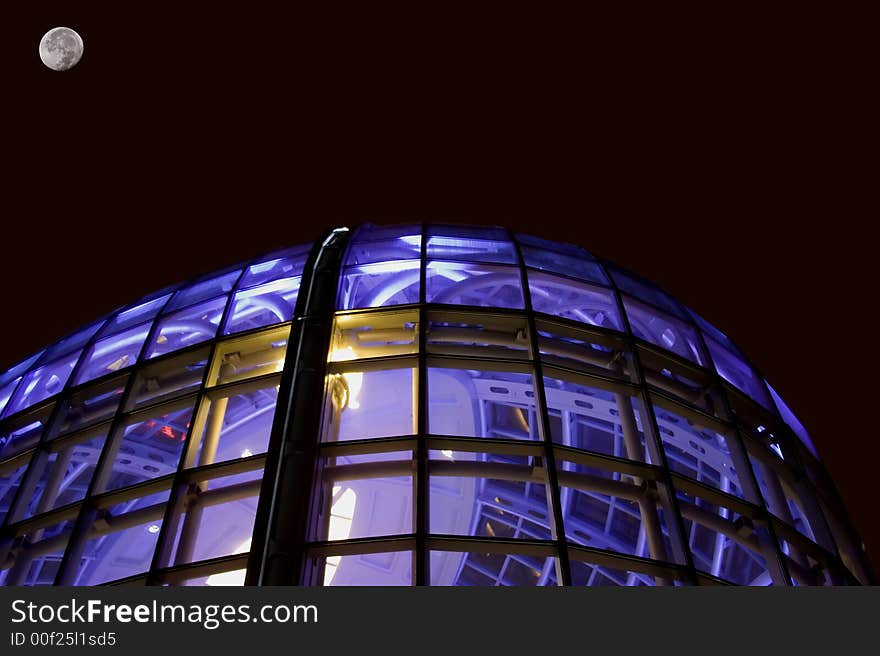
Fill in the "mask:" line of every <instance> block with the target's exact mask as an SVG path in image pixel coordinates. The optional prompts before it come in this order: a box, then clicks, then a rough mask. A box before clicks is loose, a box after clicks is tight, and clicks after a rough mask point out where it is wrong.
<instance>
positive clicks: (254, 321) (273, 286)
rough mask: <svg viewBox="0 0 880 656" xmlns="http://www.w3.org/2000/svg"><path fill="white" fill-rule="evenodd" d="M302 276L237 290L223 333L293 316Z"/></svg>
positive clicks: (252, 327)
mask: <svg viewBox="0 0 880 656" xmlns="http://www.w3.org/2000/svg"><path fill="white" fill-rule="evenodd" d="M300 282H301V278H299V277H296V278H281V279H279V280H273V281H271V282H267V283H265V284H262V285H260V286H258V287H253V288H251V289H243V290H240V291H238V292H236V293H235V296H234V297H233V299H232V309H231V311H230V313H229V318H228V319H227V320H226V328H225V329H224V330H223V334H224V335H229V334H231V333H237V332H241V331H243V330H252V329H254V328H261V327H262V326H270V325H272V324H275V323H284V322H285V321H290V320H291V319H292V318H293V311H294V309H295V308H296V298H297V295H298V294H299V286H300Z"/></svg>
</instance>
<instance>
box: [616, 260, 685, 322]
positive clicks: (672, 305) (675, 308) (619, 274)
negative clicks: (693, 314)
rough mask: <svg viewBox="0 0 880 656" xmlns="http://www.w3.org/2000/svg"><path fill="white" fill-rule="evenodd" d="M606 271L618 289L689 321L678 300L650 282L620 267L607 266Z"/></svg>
mask: <svg viewBox="0 0 880 656" xmlns="http://www.w3.org/2000/svg"><path fill="white" fill-rule="evenodd" d="M608 271H609V272H610V273H611V277H612V278H614V282H615V284H616V285H617V286H618V288H619V289H620V291H622V292H624V293H625V294H629V295H630V296H632V297H633V298H637V299H639V300H640V301H645V302H646V303H650V304H651V305H654V306H656V307H658V308H660V309H661V310H666V311H667V312H669V313H671V314H674V315H675V316H676V317H678V318H679V319H682V320H684V321H686V322H690V317H689V316H688V315H687V314H686V313H685V311H684V308H682V306H681V305H679V303H678V301H676V300H675V299H674V298H672V297H671V296H670V295H669V294H667V293H666V292H664V291H663V290H661V289H660V288H658V287H656V286H654V285H653V284H652V283H650V282H648V281H647V280H643V279H640V278H636V277H635V276H632V275H630V274H628V273H625V272H623V271H621V270H620V269H616V268H609V269H608Z"/></svg>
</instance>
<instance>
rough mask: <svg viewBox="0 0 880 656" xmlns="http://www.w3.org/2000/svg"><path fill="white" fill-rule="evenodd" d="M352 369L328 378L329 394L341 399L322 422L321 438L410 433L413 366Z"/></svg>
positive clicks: (415, 379)
mask: <svg viewBox="0 0 880 656" xmlns="http://www.w3.org/2000/svg"><path fill="white" fill-rule="evenodd" d="M356 367H357V363H352V364H351V369H352V370H351V371H348V372H346V373H343V374H333V375H332V376H331V377H330V378H329V393H330V394H332V395H334V396H336V397H337V398H340V399H343V401H342V407H341V408H339V409H338V410H337V406H334V411H336V412H338V417H337V416H336V415H334V416H333V417H332V418H328V420H325V422H324V435H323V438H322V439H323V441H325V442H334V441H337V440H359V439H366V438H373V437H393V436H396V435H412V434H413V433H414V432H415V430H416V427H415V424H414V421H413V417H414V416H415V408H414V407H413V402H412V401H413V386H414V385H415V384H416V382H417V376H416V370H415V369H386V370H382V371H366V372H359V371H357V370H356Z"/></svg>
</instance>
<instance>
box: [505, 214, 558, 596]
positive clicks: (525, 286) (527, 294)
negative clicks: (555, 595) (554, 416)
mask: <svg viewBox="0 0 880 656" xmlns="http://www.w3.org/2000/svg"><path fill="white" fill-rule="evenodd" d="M507 234H508V238H509V239H510V241H511V242H513V245H514V249H515V250H516V258H517V264H518V266H519V272H520V284H521V285H522V291H523V299H524V300H525V310H526V321H527V322H528V331H529V350H530V351H531V359H532V376H533V383H534V386H535V401H536V403H537V414H538V416H539V417H540V422H541V437H542V444H543V447H544V470H545V471H546V472H547V487H548V494H549V497H550V505H551V511H552V513H553V525H552V535H553V539H554V541H555V542H556V553H557V556H558V559H559V560H558V562H559V567H558V571H557V584H558V585H565V586H570V585H572V578H571V561H570V559H569V553H568V540H567V539H566V537H565V525H564V520H563V517H562V491H561V490H560V488H559V476H558V473H557V469H556V454H555V453H554V451H553V439H552V436H551V434H550V412H549V410H548V408H547V396H546V391H545V390H544V373H543V368H542V365H541V351H540V345H539V343H538V329H537V324H536V322H535V312H534V309H533V308H532V293H531V289H530V288H529V279H528V273H527V271H526V264H525V260H524V259H523V256H522V249H521V248H520V245H519V242H518V241H517V240H516V238H515V237H514V235H513V233H512V232H511V231H509V230H508V233H507Z"/></svg>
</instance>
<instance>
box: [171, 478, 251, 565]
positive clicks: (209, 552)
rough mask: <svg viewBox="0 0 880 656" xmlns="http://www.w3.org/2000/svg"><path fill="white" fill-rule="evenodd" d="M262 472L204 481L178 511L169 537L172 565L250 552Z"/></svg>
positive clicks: (195, 487)
mask: <svg viewBox="0 0 880 656" xmlns="http://www.w3.org/2000/svg"><path fill="white" fill-rule="evenodd" d="M262 477H263V472H262V470H258V471H250V472H246V473H244V474H235V475H232V476H223V477H221V478H214V479H210V480H202V481H200V482H199V483H198V484H196V485H192V486H190V499H189V500H188V502H187V504H186V506H185V507H181V508H179V509H178V512H176V513H175V518H174V520H173V522H174V523H173V531H172V532H171V534H170V535H169V536H168V537H169V540H170V541H171V542H169V544H171V550H170V552H169V554H170V555H169V561H168V562H169V564H174V565H182V564H185V563H192V562H196V561H200V560H208V559H210V558H219V557H221V556H230V555H233V554H245V553H248V552H249V551H250V548H251V538H252V536H253V532H254V520H255V518H256V515H257V501H258V498H259V494H260V486H261V484H262Z"/></svg>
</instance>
